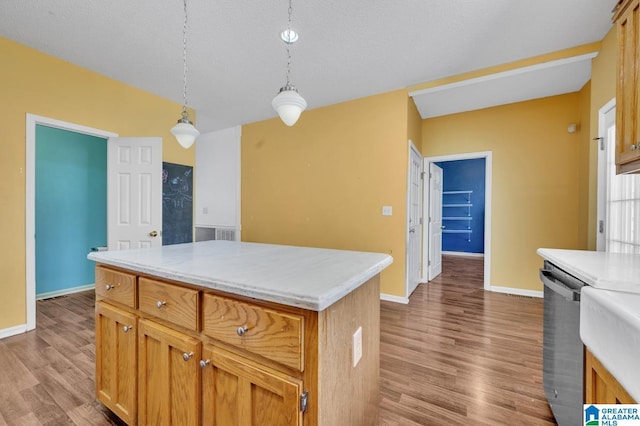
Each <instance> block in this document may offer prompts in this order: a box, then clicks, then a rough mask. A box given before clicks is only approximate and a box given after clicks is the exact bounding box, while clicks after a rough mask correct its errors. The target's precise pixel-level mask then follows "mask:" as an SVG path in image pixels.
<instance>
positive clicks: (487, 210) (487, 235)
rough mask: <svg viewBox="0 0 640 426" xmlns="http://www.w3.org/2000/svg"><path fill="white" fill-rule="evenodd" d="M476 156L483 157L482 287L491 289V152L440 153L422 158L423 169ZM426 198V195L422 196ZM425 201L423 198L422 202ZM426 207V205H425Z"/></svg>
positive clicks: (426, 242)
mask: <svg viewBox="0 0 640 426" xmlns="http://www.w3.org/2000/svg"><path fill="white" fill-rule="evenodd" d="M477 158H484V160H485V161H484V289H485V290H491V197H492V192H491V188H492V182H493V174H492V173H493V172H492V170H493V152H492V151H481V152H469V153H465V154H451V155H440V156H436V157H425V158H424V169H425V170H428V168H429V163H438V162H440V161H458V160H474V159H477ZM424 198H426V197H424ZM424 202H425V201H424V200H423V203H424ZM425 208H426V206H425ZM424 244H428V241H424V238H423V247H424ZM425 253H426V250H423V251H422V255H423V258H422V262H423V264H426V262H427V261H428V257H427V256H428V253H427V255H426V256H425Z"/></svg>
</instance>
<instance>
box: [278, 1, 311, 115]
mask: <svg viewBox="0 0 640 426" xmlns="http://www.w3.org/2000/svg"><path fill="white" fill-rule="evenodd" d="M291 12H292V6H291V0H289V25H288V27H287V29H286V30H284V31H283V32H282V33H281V34H280V38H282V41H284V43H285V45H286V46H287V82H286V84H285V85H284V86H282V87H281V88H280V91H279V92H278V95H277V96H276V97H275V98H273V101H271V105H272V106H273V109H275V110H276V112H277V113H278V115H279V116H280V119H281V120H282V121H283V122H284V124H286V125H287V126H293V125H294V124H296V121H298V118H300V114H301V113H302V111H304V110H305V108H306V107H307V101H305V100H304V98H303V97H302V96H300V94H299V93H298V90H297V89H296V88H295V86H294V85H292V84H291V83H290V82H289V76H290V74H291V50H290V48H291V45H292V44H293V43H295V42H296V41H297V40H298V34H297V33H296V32H295V31H293V30H292V29H291Z"/></svg>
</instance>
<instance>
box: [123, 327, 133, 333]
mask: <svg viewBox="0 0 640 426" xmlns="http://www.w3.org/2000/svg"><path fill="white" fill-rule="evenodd" d="M132 328H133V326H132V325H125V326H123V327H122V331H124V332H125V333H126V332H127V331H129V330H131V329H132Z"/></svg>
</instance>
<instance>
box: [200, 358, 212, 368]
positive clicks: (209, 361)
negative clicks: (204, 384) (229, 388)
mask: <svg viewBox="0 0 640 426" xmlns="http://www.w3.org/2000/svg"><path fill="white" fill-rule="evenodd" d="M209 364H211V360H210V359H207V360H204V359H201V360H200V368H205V367H206V366H207V365H209Z"/></svg>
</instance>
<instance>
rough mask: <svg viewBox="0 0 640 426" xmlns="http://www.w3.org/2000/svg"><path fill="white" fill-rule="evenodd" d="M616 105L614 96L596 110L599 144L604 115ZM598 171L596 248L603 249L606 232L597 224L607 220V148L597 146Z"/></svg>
mask: <svg viewBox="0 0 640 426" xmlns="http://www.w3.org/2000/svg"><path fill="white" fill-rule="evenodd" d="M615 107H616V98H613V99H611V100H610V101H609V102H607V103H606V104H604V106H602V108H600V109H599V110H598V137H599V138H603V139H600V140H596V144H598V145H600V141H604V138H605V137H606V135H605V131H606V129H605V127H606V122H605V116H606V115H607V113H609V112H610V111H611V110H612V109H614V108H615ZM596 149H597V150H598V173H597V177H596V188H597V189H596V224H595V225H596V250H597V251H605V249H606V241H605V237H606V233H600V232H599V229H598V227H599V226H598V224H599V222H600V221H601V220H603V221H605V222H604V223H605V224H606V223H607V222H606V220H607V217H606V216H607V213H606V212H607V155H606V154H607V149H606V147H605V149H604V151H601V150H600V147H599V146H598V147H597V148H596Z"/></svg>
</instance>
